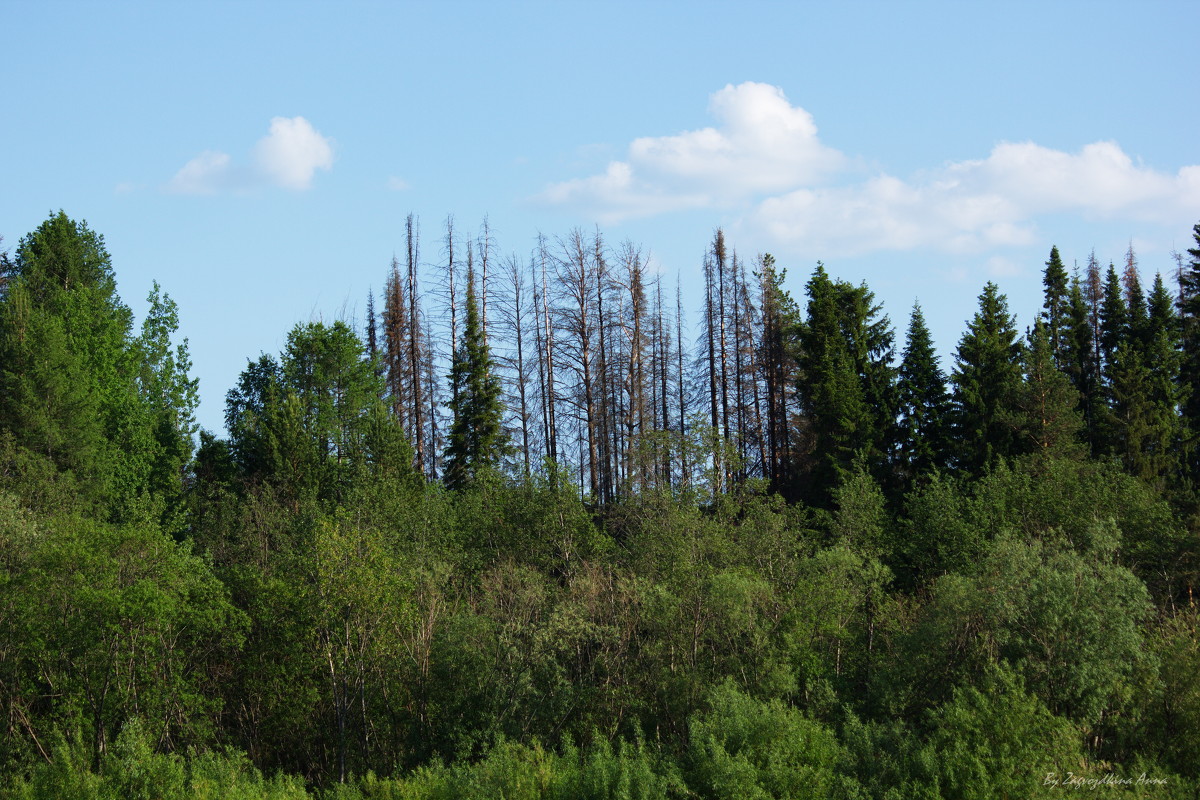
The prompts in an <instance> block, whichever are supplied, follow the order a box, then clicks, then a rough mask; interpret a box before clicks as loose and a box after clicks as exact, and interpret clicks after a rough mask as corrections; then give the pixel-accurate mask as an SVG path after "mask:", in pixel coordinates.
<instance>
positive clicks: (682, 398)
mask: <svg viewBox="0 0 1200 800" xmlns="http://www.w3.org/2000/svg"><path fill="white" fill-rule="evenodd" d="M683 353H684V350H683V292H682V289H681V287H680V282H679V277H678V276H676V277H675V356H676V358H677V359H678V360H679V365H678V369H677V372H676V373H675V376H676V380H677V381H678V383H679V463H680V482H681V484H682V486H683V488H685V489H686V488H688V487H690V486H691V484H692V481H691V473H690V470H691V465H690V464H689V463H688V447H687V392H686V391H685V389H684V371H683ZM715 407H716V406H715V404H714V408H715Z"/></svg>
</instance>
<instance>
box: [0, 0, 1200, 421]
mask: <svg viewBox="0 0 1200 800" xmlns="http://www.w3.org/2000/svg"><path fill="white" fill-rule="evenodd" d="M1198 23H1200V4H1198V3H1195V2H1173V3H1167V2H1158V3H1155V2H1149V3H1147V2H1141V3H1136V4H1134V3H1106V2H1086V3H1076V2H1060V3H1049V4H1043V3H1036V4H1035V3H1021V2H1004V3H994V4H976V3H961V2H956V3H883V2H880V3H839V4H833V3H822V4H816V3H754V2H749V3H740V4H738V5H736V6H735V5H734V4H732V3H705V2H690V3H683V2H679V3H668V2H658V3H654V2H651V3H640V4H634V3H621V2H616V3H582V2H558V3H549V2H537V3H533V2H530V3H482V2H480V3H467V2H442V3H419V4H400V3H362V2H342V3H337V4H335V3H304V2H287V3H226V2H206V3H154V4H152V3H121V2H103V3H102V2H98V1H97V2H77V3H68V2H55V1H54V0H50V1H49V2H39V3H33V2H26V1H25V0H20V1H19V2H18V1H14V0H0V30H3V31H4V32H5V34H6V35H5V53H4V57H3V59H2V60H0V75H2V76H3V81H2V85H3V86H4V92H3V95H4V100H5V105H6V111H7V114H6V119H5V123H4V124H3V125H0V187H2V191H0V235H3V236H4V240H5V246H7V247H9V248H11V247H13V246H15V245H16V243H17V240H18V239H19V238H20V237H21V236H22V235H23V234H24V233H26V232H28V231H29V230H31V229H32V228H34V227H36V226H37V225H38V224H39V223H40V222H41V221H42V220H43V219H44V218H45V217H46V215H47V213H48V212H49V211H51V210H57V209H59V208H62V209H64V210H65V211H66V212H67V213H68V214H69V215H71V216H72V217H74V218H77V219H87V220H88V222H89V224H91V226H92V227H93V228H95V229H96V230H97V231H99V232H100V233H103V234H104V235H105V237H106V240H107V242H108V247H109V250H110V252H111V253H112V256H113V260H114V265H115V267H116V270H117V276H118V280H119V282H120V290H121V293H122V296H123V297H124V299H125V300H126V302H127V303H129V304H130V305H131V306H132V307H133V309H134V311H135V312H136V313H139V314H140V313H141V312H142V311H143V310H144V307H145V306H144V303H143V302H142V299H143V298H144V297H145V295H146V293H147V292H148V291H149V288H150V285H151V281H152V280H155V279H157V280H158V281H159V282H160V283H161V284H162V286H163V288H164V289H165V290H166V291H167V292H168V293H170V294H171V295H172V297H174V298H175V299H176V301H178V303H179V305H180V311H181V322H182V326H181V327H182V330H181V333H182V334H183V335H185V336H187V337H188V338H189V339H190V347H191V352H192V356H193V360H194V362H195V369H194V372H195V374H196V375H198V376H199V377H200V379H201V395H202V406H201V411H200V421H201V423H202V424H203V425H205V426H206V427H209V428H211V429H219V428H220V427H221V417H222V410H223V409H222V398H223V396H224V393H225V392H226V390H227V389H228V388H229V387H230V386H232V384H233V382H234V381H235V380H236V377H237V374H238V373H239V372H240V371H241V369H242V368H243V367H244V366H245V363H246V359H247V358H249V357H255V356H257V354H258V353H259V352H262V351H267V352H277V351H278V350H279V349H280V348H281V346H282V344H283V342H284V339H285V336H286V333H287V331H288V329H289V328H290V327H291V326H292V325H293V324H295V323H296V322H298V321H304V320H308V319H312V318H323V319H326V320H331V319H335V318H338V317H339V316H344V317H354V316H355V315H357V316H358V317H361V316H362V314H363V310H364V307H365V298H366V294H367V290H368V288H369V287H375V288H376V289H378V287H379V286H380V285H381V284H382V282H383V279H384V276H385V273H386V270H387V266H388V263H389V261H390V259H391V257H392V254H393V252H399V251H400V250H401V248H402V246H403V233H404V219H405V216H406V215H407V214H408V213H409V212H412V213H414V214H416V215H418V217H419V218H420V221H421V229H422V234H423V239H422V256H423V259H424V260H425V261H427V262H430V264H435V263H437V262H439V261H440V260H441V259H442V252H441V244H440V238H441V227H442V224H443V220H444V219H445V217H446V215H447V214H453V215H454V216H455V220H456V225H457V227H458V229H459V230H460V231H462V232H464V233H468V232H475V231H476V230H477V229H478V226H479V224H480V222H481V221H482V219H483V218H484V216H485V215H487V216H488V218H489V221H490V224H491V227H492V229H493V233H494V235H495V238H496V243H497V244H498V246H499V248H500V251H501V252H502V253H504V254H507V253H509V252H516V253H517V254H519V255H520V256H521V257H525V256H526V255H527V254H528V253H529V251H530V249H531V247H532V246H533V244H534V240H535V237H536V235H537V234H538V233H539V232H542V233H544V234H546V235H547V236H550V237H554V236H557V235H563V234H566V233H567V232H569V231H570V230H571V229H572V228H573V227H576V226H581V227H583V228H585V229H588V230H590V229H592V228H593V226H595V225H597V224H599V225H600V226H601V229H602V230H603V232H604V234H605V237H606V239H607V240H608V241H609V242H610V243H612V244H614V245H615V244H618V243H620V242H622V241H624V240H625V239H630V240H632V241H634V242H636V243H639V244H641V245H642V246H643V247H644V248H645V249H646V250H647V251H649V252H650V253H651V255H652V256H653V258H654V260H655V263H656V266H657V268H658V269H660V270H661V271H662V272H663V273H664V274H665V275H667V276H669V278H670V280H671V281H673V280H674V278H675V276H676V275H679V276H680V278H681V279H682V281H683V283H684V286H685V300H686V299H688V297H689V294H688V291H689V288H690V287H694V286H695V284H696V283H697V282H698V279H699V275H700V263H701V259H702V256H703V253H704V249H705V247H706V245H707V243H708V242H709V241H710V239H711V237H712V233H713V230H714V229H715V228H716V227H718V226H722V227H724V228H725V230H726V232H727V234H728V237H729V240H730V242H731V244H732V245H733V246H734V247H736V249H737V250H738V252H739V253H740V254H741V255H743V256H746V257H750V258H752V257H753V256H754V255H755V254H757V253H761V252H771V253H773V254H775V256H776V258H777V260H778V261H779V262H780V263H781V264H783V265H784V266H786V267H788V268H789V284H790V287H791V288H792V291H793V294H794V295H796V296H799V295H801V294H802V287H803V283H804V280H805V279H806V278H807V275H808V274H809V273H810V272H811V270H812V268H813V266H814V265H815V262H816V261H817V259H821V260H823V261H824V263H825V264H826V267H827V268H828V270H829V271H830V273H831V274H833V275H835V276H840V277H844V278H846V279H849V280H852V281H855V282H858V281H861V280H865V281H867V283H868V284H869V285H870V286H871V288H872V289H874V290H875V292H876V294H877V296H878V297H879V299H881V300H882V301H883V302H884V304H885V310H886V311H887V312H888V313H889V315H890V316H891V318H892V320H893V322H894V323H895V324H896V325H897V328H898V339H899V341H898V346H899V345H902V343H903V329H904V326H905V324H906V323H907V319H908V314H909V310H910V308H911V305H912V303H913V301H914V300H915V299H919V300H920V302H921V304H922V305H923V306H924V308H925V312H926V316H927V318H928V320H929V322H930V326H931V328H932V329H933V333H934V336H935V338H936V340H937V342H938V344H939V347H940V348H941V350H942V352H943V354H944V356H945V358H944V366H946V367H947V368H949V366H950V358H949V356H950V354H951V353H952V351H953V348H954V345H955V344H956V342H957V339H958V337H959V336H960V335H961V332H962V330H963V326H964V322H965V320H966V319H967V318H968V317H969V316H970V315H971V314H972V313H973V311H974V307H975V303H976V297H977V296H978V294H979V292H980V290H981V289H982V286H983V284H984V283H985V282H986V281H988V280H995V281H996V282H997V283H998V284H999V285H1000V287H1001V289H1002V291H1004V292H1005V293H1006V294H1007V295H1008V296H1009V299H1010V306H1011V309H1012V311H1013V312H1015V313H1016V314H1017V315H1018V319H1019V322H1020V324H1021V325H1022V326H1024V325H1026V324H1028V323H1029V321H1030V320H1031V318H1032V315H1033V314H1034V313H1035V312H1036V311H1037V309H1038V307H1039V306H1040V302H1041V301H1040V289H1041V287H1040V280H1039V278H1040V270H1041V266H1042V264H1043V262H1044V261H1045V260H1046V257H1047V254H1048V253H1049V249H1050V246H1051V245H1052V244H1057V245H1058V247H1059V249H1060V251H1061V252H1062V255H1063V258H1064V260H1065V261H1066V263H1067V264H1068V265H1071V264H1073V263H1075V262H1078V263H1080V264H1082V263H1083V262H1085V261H1086V260H1087V257H1088V254H1089V252H1091V251H1092V250H1093V249H1095V252H1096V254H1097V257H1098V258H1100V259H1101V260H1102V261H1103V262H1104V263H1107V262H1108V261H1117V262H1120V260H1121V259H1122V257H1123V255H1124V253H1125V251H1126V249H1127V248H1128V246H1129V244H1130V242H1131V241H1132V243H1133V246H1134V248H1135V250H1136V252H1137V254H1138V258H1139V261H1140V265H1141V268H1142V271H1143V273H1144V275H1145V276H1146V280H1147V281H1149V280H1150V279H1152V276H1153V273H1154V272H1155V271H1158V270H1161V271H1163V272H1164V273H1166V272H1168V271H1169V270H1171V269H1172V266H1173V262H1172V261H1171V258H1170V252H1171V251H1172V250H1173V249H1176V250H1180V251H1182V250H1185V249H1186V248H1187V247H1188V246H1189V245H1190V244H1191V227H1192V225H1193V224H1194V223H1196V222H1197V221H1200V135H1198V133H1197V132H1198V131H1200V112H1198V107H1200V68H1198V67H1197V64H1196V59H1195V55H1194V53H1195V41H1194V37H1195V32H1196V30H1198V29H1200V25H1198ZM692 305H693V306H697V305H698V302H693V303H692ZM696 318H698V315H697V316H696Z"/></svg>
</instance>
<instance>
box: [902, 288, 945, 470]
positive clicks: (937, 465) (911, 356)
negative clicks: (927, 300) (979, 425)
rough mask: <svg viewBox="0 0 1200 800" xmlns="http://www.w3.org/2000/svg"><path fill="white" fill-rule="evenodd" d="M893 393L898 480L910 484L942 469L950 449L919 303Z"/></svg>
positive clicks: (941, 377)
mask: <svg viewBox="0 0 1200 800" xmlns="http://www.w3.org/2000/svg"><path fill="white" fill-rule="evenodd" d="M896 391H897V396H898V403H899V413H900V441H899V448H898V452H897V459H898V461H899V467H900V472H901V478H902V480H903V481H904V482H905V483H911V482H912V480H913V479H914V478H916V477H917V476H919V475H922V474H924V473H927V472H929V471H931V470H934V469H941V468H943V467H945V466H946V462H947V455H948V450H949V447H950V442H949V436H948V434H949V430H948V425H949V421H950V395H949V393H948V392H947V391H946V375H945V373H943V372H942V368H941V366H939V365H938V359H937V354H936V353H935V352H934V349H933V339H932V337H931V336H930V335H929V328H928V327H926V325H925V316H924V314H922V313H921V306H920V305H919V304H914V305H913V310H912V318H911V319H910V321H909V325H908V337H907V342H906V344H905V347H904V355H903V360H902V361H901V362H900V372H899V380H898V382H897V388H896Z"/></svg>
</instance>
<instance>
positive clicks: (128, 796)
mask: <svg viewBox="0 0 1200 800" xmlns="http://www.w3.org/2000/svg"><path fill="white" fill-rule="evenodd" d="M53 753H54V759H53V760H52V761H51V762H50V763H48V764H41V765H39V766H38V767H36V768H35V769H34V770H32V775H31V776H30V777H29V778H28V779H18V780H17V781H16V782H15V783H14V784H12V785H11V786H10V787H8V789H7V791H5V792H4V795H5V796H6V797H11V798H13V800H65V799H66V798H70V799H71V800H308V798H309V794H308V792H307V791H306V789H305V786H304V782H303V781H302V780H300V779H299V778H295V777H288V776H283V775H280V776H276V777H272V778H265V777H263V775H262V773H260V772H259V771H258V770H257V769H256V768H255V767H254V766H253V765H252V764H251V763H250V761H249V760H248V759H247V758H246V757H245V755H243V754H241V753H236V752H231V753H220V752H212V751H204V752H198V753H192V754H191V755H189V756H184V755H181V754H179V753H163V752H160V751H158V750H157V749H156V748H155V743H154V737H153V736H151V735H150V734H149V733H148V732H147V731H146V730H145V729H144V727H143V726H142V725H141V724H139V723H138V722H136V721H134V722H130V723H129V724H127V725H126V726H125V727H124V728H123V729H122V730H121V733H120V735H119V736H118V737H117V739H116V741H115V742H114V743H113V747H112V750H111V752H110V753H109V754H108V755H106V756H105V758H104V759H103V762H102V769H100V770H93V769H92V768H91V767H90V766H89V757H88V755H87V748H86V746H83V745H82V744H81V740H80V739H79V737H74V738H70V739H64V738H61V737H60V739H59V740H58V743H57V744H56V745H55V747H54V748H53Z"/></svg>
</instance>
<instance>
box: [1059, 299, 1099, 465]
mask: <svg viewBox="0 0 1200 800" xmlns="http://www.w3.org/2000/svg"><path fill="white" fill-rule="evenodd" d="M1069 301H1070V302H1069V309H1068V329H1067V333H1066V337H1065V342H1066V350H1065V352H1064V357H1063V362H1062V364H1061V367H1062V370H1063V372H1064V373H1065V374H1066V376H1067V377H1068V378H1069V379H1070V381H1071V385H1072V386H1074V387H1075V391H1077V392H1079V411H1080V414H1081V416H1082V417H1083V425H1084V438H1085V439H1086V441H1087V443H1088V447H1089V449H1090V451H1091V452H1092V453H1093V454H1095V453H1096V452H1098V450H1097V447H1098V442H1097V436H1098V432H1099V421H1100V420H1101V419H1102V417H1103V403H1104V399H1103V397H1102V396H1101V393H1100V364H1099V362H1098V361H1097V354H1096V350H1095V347H1094V341H1095V335H1094V332H1093V329H1092V322H1091V306H1090V304H1089V303H1088V301H1087V300H1086V299H1085V296H1084V288H1083V284H1082V283H1081V282H1080V281H1079V279H1078V278H1074V279H1072V281H1071V289H1070V293H1069Z"/></svg>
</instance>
